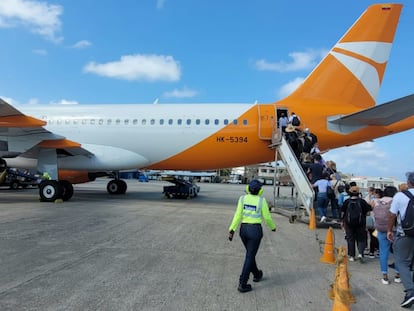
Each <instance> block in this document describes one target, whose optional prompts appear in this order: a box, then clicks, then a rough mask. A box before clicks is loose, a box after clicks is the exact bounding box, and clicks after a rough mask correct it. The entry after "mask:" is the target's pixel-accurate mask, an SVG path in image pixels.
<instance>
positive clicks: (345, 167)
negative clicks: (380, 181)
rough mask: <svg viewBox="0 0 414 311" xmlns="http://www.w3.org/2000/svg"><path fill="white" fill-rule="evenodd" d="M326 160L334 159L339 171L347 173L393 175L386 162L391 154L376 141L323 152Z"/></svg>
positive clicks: (388, 161)
mask: <svg viewBox="0 0 414 311" xmlns="http://www.w3.org/2000/svg"><path fill="white" fill-rule="evenodd" d="M323 158H324V159H325V160H333V161H335V162H336V167H337V169H338V170H339V171H341V172H343V173H347V174H355V175H365V176H387V177H388V176H392V175H393V174H392V173H393V172H391V171H390V169H392V168H390V167H389V166H388V165H385V164H386V163H390V160H391V159H390V158H391V157H390V156H389V155H388V154H387V153H386V152H385V151H383V150H381V149H380V148H379V147H378V145H377V144H376V143H375V142H364V143H361V144H357V145H353V146H350V147H342V148H338V149H334V150H332V151H329V152H327V153H324V154H323Z"/></svg>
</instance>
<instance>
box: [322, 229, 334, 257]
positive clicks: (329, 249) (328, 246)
mask: <svg viewBox="0 0 414 311" xmlns="http://www.w3.org/2000/svg"><path fill="white" fill-rule="evenodd" d="M321 262H324V263H330V264H334V263H335V254H334V239H333V232H332V227H329V229H328V232H327V234H326V239H325V248H324V250H323V255H322V257H321Z"/></svg>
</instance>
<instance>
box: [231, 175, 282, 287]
mask: <svg viewBox="0 0 414 311" xmlns="http://www.w3.org/2000/svg"><path fill="white" fill-rule="evenodd" d="M246 192H247V194H246V195H242V196H241V197H240V198H239V201H238V204H237V210H236V212H235V213H234V217H233V221H232V222H231V225H230V227H229V240H230V241H231V240H233V235H234V231H236V229H237V227H238V225H239V223H240V222H241V223H242V224H241V226H240V238H241V240H242V242H243V244H244V247H245V248H246V257H245V259H244V264H243V269H242V273H241V275H240V278H239V286H238V288H237V289H238V290H239V292H242V293H245V292H248V291H251V290H252V286H251V285H250V284H247V282H248V280H249V276H250V273H253V282H259V281H260V280H261V279H262V277H263V271H262V270H259V269H258V268H257V264H256V254H257V251H258V250H259V246H260V241H261V239H262V237H263V231H262V226H261V222H262V217H263V219H264V220H265V221H266V224H267V225H268V226H269V228H270V229H271V230H272V231H276V225H275V223H274V222H273V220H272V217H271V216H270V212H269V207H268V205H267V202H266V199H265V198H264V197H263V196H262V194H263V189H262V183H261V182H260V181H258V180H252V181H251V182H250V184H249V185H248V186H247V187H246Z"/></svg>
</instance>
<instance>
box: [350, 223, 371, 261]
mask: <svg viewBox="0 0 414 311" xmlns="http://www.w3.org/2000/svg"><path fill="white" fill-rule="evenodd" d="M345 232H346V240H347V242H348V255H349V256H352V257H355V242H356V243H357V246H358V253H359V254H360V255H361V256H364V250H365V246H366V245H367V233H366V230H365V225H364V226H357V227H353V226H352V227H351V226H349V225H347V224H346V225H345Z"/></svg>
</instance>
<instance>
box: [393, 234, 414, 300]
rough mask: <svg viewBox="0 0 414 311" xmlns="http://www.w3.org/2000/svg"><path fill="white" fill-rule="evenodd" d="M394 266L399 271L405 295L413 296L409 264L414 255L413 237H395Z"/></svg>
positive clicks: (413, 289)
mask: <svg viewBox="0 0 414 311" xmlns="http://www.w3.org/2000/svg"><path fill="white" fill-rule="evenodd" d="M393 249H394V260H395V265H396V266H397V267H398V270H399V271H400V277H401V281H402V283H403V285H404V289H405V291H406V292H407V295H413V294H414V282H413V279H412V276H411V271H410V267H411V262H412V260H413V255H414V237H408V236H399V235H398V234H397V236H396V237H395V239H394V243H393Z"/></svg>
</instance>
